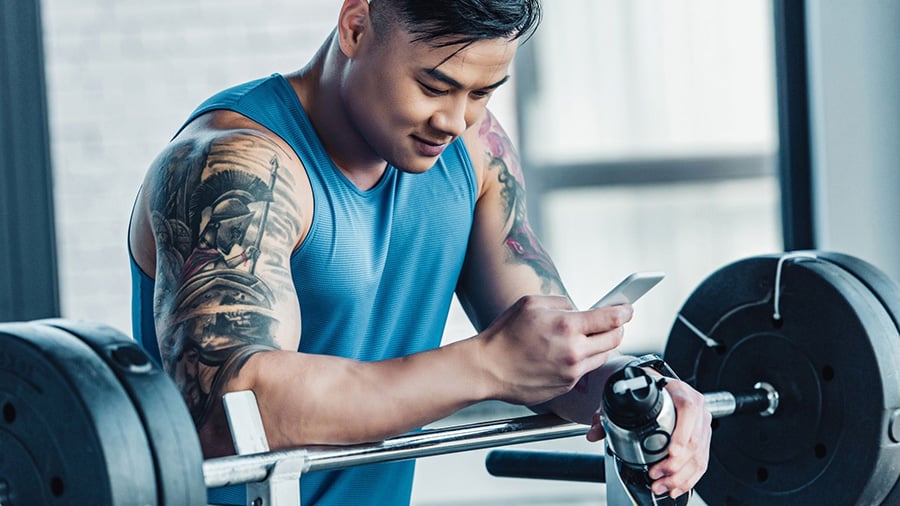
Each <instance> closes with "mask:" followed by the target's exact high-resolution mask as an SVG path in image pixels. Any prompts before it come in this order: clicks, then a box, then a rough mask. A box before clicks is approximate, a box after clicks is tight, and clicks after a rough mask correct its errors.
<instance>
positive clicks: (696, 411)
mask: <svg viewBox="0 0 900 506" xmlns="http://www.w3.org/2000/svg"><path fill="white" fill-rule="evenodd" d="M666 390H668V391H669V394H670V395H671V396H672V401H673V402H674V403H675V409H676V412H677V413H678V421H677V423H676V425H675V430H674V431H673V432H672V441H671V443H669V448H668V451H669V455H668V457H666V458H665V459H664V460H663V461H661V462H660V463H658V464H656V465H654V466H653V467H651V468H650V478H651V479H653V480H655V481H654V482H653V486H652V488H653V493H655V494H666V493H668V494H669V495H670V496H671V497H677V496H679V495H681V494H683V493H685V492H687V491H688V490H690V489H692V488H694V485H696V484H697V482H698V481H700V478H701V477H702V476H703V473H705V472H706V467H707V464H708V463H709V444H710V439H711V437H712V428H711V426H710V422H711V421H712V418H711V416H710V414H709V411H708V410H707V409H706V406H705V405H704V401H703V395H702V394H700V393H698V392H696V391H695V390H694V389H692V388H690V386H688V385H687V384H686V383H684V382H681V381H678V380H671V381H669V383H668V384H667V385H666Z"/></svg>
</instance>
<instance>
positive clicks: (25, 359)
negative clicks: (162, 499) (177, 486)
mask: <svg viewBox="0 0 900 506" xmlns="http://www.w3.org/2000/svg"><path fill="white" fill-rule="evenodd" d="M0 412H2V418H0V481H2V482H4V485H5V487H6V495H7V496H8V500H9V503H10V504H14V505H17V506H18V505H56V504H59V505H63V504H64V505H79V506H80V505H88V504H89V505H101V506H103V505H130V504H135V505H151V504H155V503H156V485H155V483H154V481H153V480H152V479H150V480H146V479H143V480H142V479H140V477H145V476H152V473H153V461H152V458H151V455H150V449H149V447H148V445H147V438H146V435H145V434H144V430H143V426H142V425H141V422H140V419H139V418H138V416H137V413H136V412H135V411H134V407H133V406H132V404H131V400H130V399H129V398H128V395H127V394H126V393H125V391H124V390H123V389H122V386H121V384H120V383H119V381H118V380H117V379H116V377H115V376H114V375H113V373H112V372H111V371H110V370H109V368H108V367H107V366H106V365H105V364H104V363H103V361H102V360H100V359H99V358H98V357H97V355H96V353H94V352H93V351H92V350H91V349H90V348H88V347H87V346H86V345H85V344H84V343H82V342H81V341H79V340H78V339H76V338H74V337H73V336H71V335H70V334H68V333H66V332H63V331H61V330H59V329H55V328H50V327H44V326H41V325H34V324H30V323H6V324H0ZM136 477H138V478H136Z"/></svg>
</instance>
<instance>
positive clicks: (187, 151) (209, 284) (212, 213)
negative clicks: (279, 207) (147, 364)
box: [151, 131, 295, 428]
mask: <svg viewBox="0 0 900 506" xmlns="http://www.w3.org/2000/svg"><path fill="white" fill-rule="evenodd" d="M289 156H290V155H289V154H287V153H285V152H284V151H283V150H281V149H280V148H279V147H278V146H277V145H276V144H274V143H272V142H271V141H269V140H268V139H266V138H264V137H262V136H260V135H258V134H255V133H251V132H245V131H240V132H235V133H231V134H229V135H227V136H222V137H219V138H215V139H211V140H209V141H208V142H206V143H201V142H197V141H186V142H182V143H180V144H178V145H175V146H172V147H170V148H169V150H168V151H167V154H166V156H164V157H163V158H162V159H161V160H160V162H159V165H158V170H159V172H158V177H157V178H156V180H155V198H153V201H152V203H151V214H152V223H153V231H154V236H155V238H156V248H157V275H156V294H155V300H154V306H155V310H156V313H155V314H156V327H157V331H158V333H159V336H160V354H161V357H162V360H163V365H164V366H165V368H166V370H167V371H168V372H169V374H170V375H171V376H172V377H173V378H174V379H175V381H176V383H177V384H178V386H179V388H180V389H181V392H182V395H183V396H184V399H185V401H186V403H187V405H188V408H189V410H190V412H191V415H192V416H193V418H194V422H195V423H196V425H197V427H198V428H200V427H202V426H203V425H204V423H206V421H207V417H208V416H209V414H210V411H211V409H212V407H213V404H214V402H216V401H217V400H218V398H219V392H220V390H221V388H222V387H223V386H224V385H225V383H226V382H228V381H229V380H230V379H231V378H234V377H235V376H236V375H237V373H238V372H239V371H240V369H241V367H242V366H243V365H244V364H245V363H246V361H247V359H248V358H249V357H250V356H251V355H252V354H254V353H257V352H259V351H263V350H272V349H277V348H278V345H277V343H276V341H275V339H274V336H275V332H276V329H277V328H278V320H277V318H276V311H275V305H276V293H284V292H283V291H284V290H293V287H292V286H287V285H285V286H277V287H270V286H269V285H268V284H267V283H266V282H264V281H263V280H262V279H261V278H260V277H259V276H258V273H259V272H260V271H261V270H266V269H268V270H269V271H271V270H272V269H275V268H277V266H278V265H288V264H287V261H286V259H285V256H286V255H287V254H289V252H287V253H286V252H280V251H269V250H273V249H277V248H269V250H267V251H265V256H264V257H262V258H263V260H265V261H266V262H268V265H259V266H258V265H257V263H258V262H259V261H260V258H261V257H260V252H261V250H263V249H265V244H267V243H266V240H269V241H271V240H272V239H273V238H277V239H278V240H280V241H281V242H282V243H286V242H289V240H290V239H289V238H291V237H295V236H291V235H290V234H291V233H292V232H293V229H291V227H290V223H289V221H290V220H284V219H280V220H279V219H275V218H273V216H274V213H272V214H270V213H269V208H270V207H271V206H272V205H273V202H276V201H280V202H286V201H289V200H290V199H289V196H288V195H289V193H288V191H289V188H288V186H290V184H291V181H290V179H289V178H285V177H283V176H284V174H281V173H280V172H279V170H280V165H281V163H282V162H281V161H280V160H285V159H287V158H289ZM282 172H283V171H282ZM267 235H268V236H267ZM269 244H271V242H269ZM279 255H281V256H279ZM278 279H285V278H284V277H282V278H278ZM288 279H289V278H288Z"/></svg>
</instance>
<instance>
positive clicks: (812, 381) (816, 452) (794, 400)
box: [665, 256, 900, 505]
mask: <svg viewBox="0 0 900 506" xmlns="http://www.w3.org/2000/svg"><path fill="white" fill-rule="evenodd" d="M778 258H779V257H777V256H767V257H755V258H750V259H746V260H743V261H740V262H735V263H733V264H731V265H729V266H726V267H724V268H723V269H720V270H719V271H717V272H716V273H714V274H713V275H712V276H710V277H709V278H707V279H706V280H705V281H704V282H703V283H702V284H701V285H700V286H699V287H698V288H697V289H696V290H695V291H694V293H693V294H692V295H691V296H690V298H689V299H688V301H687V302H686V303H685V305H684V307H683V308H682V310H681V316H682V317H684V318H685V319H686V320H687V321H688V322H690V323H691V324H693V325H694V326H695V327H696V328H697V329H698V330H700V331H701V332H703V333H704V334H706V335H707V336H708V337H710V338H712V339H713V340H715V341H716V342H718V343H720V346H717V347H708V346H707V345H706V343H704V341H703V340H702V339H700V338H699V337H698V336H697V335H696V334H695V333H694V331H692V330H691V329H690V328H689V327H688V326H687V325H686V324H685V323H684V322H683V321H681V320H679V321H676V323H675V325H674V326H673V328H672V332H671V334H670V337H669V342H668V343H667V346H666V351H665V357H666V360H667V362H669V363H670V364H671V365H672V367H673V368H674V369H675V371H676V372H677V373H678V374H679V375H680V376H682V377H683V378H685V379H686V380H688V381H689V382H691V383H692V384H693V385H694V386H695V388H697V389H698V390H700V391H716V390H745V389H747V388H749V387H751V386H752V385H753V384H754V383H755V382H757V381H766V382H768V383H771V384H772V385H773V386H775V388H776V389H778V390H779V392H780V393H781V396H782V403H781V406H780V407H779V410H778V412H777V413H776V414H775V415H774V416H771V417H760V416H758V415H736V416H733V417H729V418H724V419H720V420H716V428H715V430H714V432H713V444H712V450H711V455H710V463H709V469H708V471H707V473H706V475H705V476H704V478H703V479H702V480H701V481H700V483H699V484H698V485H697V491H698V493H699V494H700V495H701V497H703V499H704V500H706V501H707V502H708V503H710V504H730V505H756V504H758V505H782V504H784V505H788V504H790V505H793V504H842V505H843V504H848V505H849V504H878V503H880V502H881V501H882V500H883V499H884V497H885V496H886V494H887V493H888V491H889V490H890V487H891V486H893V484H894V483H895V482H896V479H897V471H896V469H895V468H893V466H894V463H895V462H897V461H898V460H897V459H898V458H900V453H898V451H900V447H898V445H896V444H892V442H891V441H890V439H889V437H888V431H887V429H886V420H888V418H889V415H890V412H891V411H892V409H891V408H893V407H895V406H897V405H898V404H897V402H898V401H897V399H896V395H897V393H896V390H897V388H896V386H895V385H893V384H890V383H891V382H895V381H896V379H895V378H896V372H895V371H896V369H897V361H896V359H895V352H888V353H882V351H883V350H884V349H885V348H886V347H890V346H892V344H893V343H895V342H896V339H897V330H896V327H895V326H894V324H893V320H892V319H891V317H890V315H889V314H888V313H887V311H886V310H885V308H884V306H882V304H881V302H880V301H879V299H878V297H876V296H875V295H874V294H873V293H872V291H871V290H870V289H869V287H867V286H866V285H865V284H863V283H862V282H860V280H859V279H857V278H856V277H855V276H854V275H852V274H850V273H849V272H847V271H846V270H844V269H843V268H841V267H840V266H838V265H835V264H833V263H830V262H827V261H824V260H810V259H794V260H791V261H787V262H785V263H784V265H783V269H782V277H781V291H780V313H781V315H782V319H781V320H777V321H776V320H774V319H773V314H774V281H775V274H776V268H777V264H778Z"/></svg>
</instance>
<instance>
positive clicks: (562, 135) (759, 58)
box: [0, 0, 900, 505]
mask: <svg viewBox="0 0 900 506" xmlns="http://www.w3.org/2000/svg"><path fill="white" fill-rule="evenodd" d="M340 4H341V2H340V1H338V0H328V1H325V0H317V1H311V0H305V1H303V0H290V1H288V0H267V1H263V2H242V1H236V0H190V1H172V0H158V1H156V2H144V1H138V0H115V1H113V0H81V1H78V2H72V1H67V0H16V1H13V0H7V1H4V2H0V213H2V218H0V321H10V320H27V319H34V318H42V317H49V316H64V317H67V318H76V319H87V320H94V321H99V322H104V323H107V324H109V325H112V326H114V327H117V328H119V329H121V330H123V331H126V332H128V333H130V329H131V323H130V287H129V283H130V277H129V262H128V250H127V247H126V235H127V227H128V218H129V214H130V211H131V205H132V202H133V200H134V197H135V195H136V193H137V190H138V187H139V186H140V184H141V181H142V178H143V174H144V171H145V169H146V167H147V166H148V165H149V163H150V162H151V161H152V160H153V158H154V157H155V156H156V154H157V153H158V152H159V151H160V150H161V149H162V148H163V146H164V145H165V144H166V142H167V141H168V140H169V138H170V137H171V136H172V135H173V134H174V133H175V131H176V130H177V129H178V127H179V126H180V125H181V123H182V122H183V121H184V119H185V118H186V117H187V115H188V114H189V113H190V112H191V111H192V110H193V108H194V107H195V106H196V105H197V104H199V102H201V101H202V100H203V99H205V98H206V97H208V96H209V95H210V94H212V93H214V92H216V91H218V90H220V89H222V88H225V87H228V86H231V85H234V84H238V83H241V82H244V81H247V80H251V79H255V78H258V77H262V76H265V75H268V74H271V73H273V72H282V73H287V72H290V71H293V70H295V69H297V68H298V67H300V66H302V65H303V64H304V63H305V62H306V61H307V60H308V59H309V58H310V57H311V56H312V54H313V52H314V51H315V50H316V49H317V48H318V46H319V44H320V43H321V41H322V40H323V39H324V37H325V36H326V35H327V34H328V33H329V31H330V30H331V28H332V26H333V24H334V21H335V19H336V16H337V12H338V9H339V7H340ZM544 11H545V15H544V22H543V24H542V26H541V28H540V29H539V30H538V32H537V34H536V35H535V36H534V37H533V38H532V39H531V40H529V41H528V42H527V43H526V44H525V45H523V46H522V47H521V49H520V51H519V54H518V56H517V59H516V64H515V69H514V72H513V79H512V80H511V82H510V84H508V85H506V86H504V87H503V88H502V89H501V90H500V91H499V92H498V93H497V94H496V96H495V97H494V98H493V99H492V103H491V104H492V105H491V108H492V109H493V110H494V112H495V113H496V114H497V115H498V116H499V117H500V119H501V121H502V122H503V123H504V125H505V127H506V128H507V130H508V131H509V132H510V133H511V135H512V136H513V137H514V139H516V140H517V143H518V145H519V148H520V151H521V155H522V160H523V166H524V169H525V173H526V178H527V184H528V200H529V217H530V220H531V222H532V224H533V225H534V227H535V228H536V229H537V230H538V233H539V235H540V237H541V238H542V240H543V242H544V245H545V247H546V248H547V250H548V251H549V252H550V253H551V256H552V257H553V258H554V259H555V260H556V263H557V266H558V268H559V270H560V273H561V274H562V276H563V280H564V281H565V282H566V284H567V286H568V289H569V292H570V294H571V295H572V297H573V299H574V300H575V302H576V304H578V305H579V306H582V307H586V306H589V305H590V304H592V303H593V301H594V300H595V299H596V298H598V297H599V296H600V295H602V294H603V293H604V292H606V291H607V290H608V289H609V288H611V287H612V286H613V285H614V284H616V283H617V282H618V281H619V280H620V279H622V278H623V277H625V276H626V275H627V274H628V273H630V272H632V271H637V270H662V271H665V272H666V273H667V274H668V275H667V278H666V279H665V280H664V281H663V282H662V283H661V284H660V285H659V286H658V287H657V288H655V289H654V290H653V291H651V292H650V293H649V294H648V295H647V296H645V297H644V298H643V299H642V300H641V301H640V302H639V303H638V304H637V305H636V307H635V309H636V313H635V319H634V321H633V322H632V323H631V324H629V326H628V327H627V331H626V339H625V342H624V344H623V349H624V351H626V352H631V353H641V352H647V351H662V349H663V348H664V346H665V341H666V338H667V335H668V332H669V328H670V327H671V325H672V323H673V322H674V319H675V316H676V315H677V313H678V311H679V308H680V306H681V305H682V304H683V303H684V301H685V299H686V298H687V297H688V296H689V295H690V293H691V292H692V291H693V289H694V288H695V287H696V286H697V285H699V283H700V282H701V281H702V280H703V279H704V278H705V277H706V276H708V275H710V274H711V273H712V272H714V271H715V270H716V269H718V268H720V267H722V266H724V265H725V264H727V263H730V262H732V261H736V260H739V259H741V258H744V257H746V256H751V255H756V254H764V253H778V252H782V251H788V250H795V249H809V248H820V249H830V250H835V251H840V252H843V253H848V254H852V255H855V256H858V257H861V258H863V259H865V260H868V261H869V262H871V263H873V264H875V265H876V266H877V267H879V268H881V269H882V270H884V271H885V272H886V273H888V274H889V275H890V276H892V277H893V278H894V279H898V278H900V233H898V231H900V204H898V203H897V202H898V199H897V198H896V196H897V195H898V194H900V170H898V169H900V167H898V165H900V146H898V145H900V125H898V123H900V114H898V111H900V91H898V90H900V87H898V84H900V55H898V48H900V35H898V34H900V3H898V2H896V1H895V0H861V1H859V2H846V1H841V0H806V1H800V0H796V1H794V0H782V1H775V0H741V1H731V0H729V1H722V0H554V1H547V2H545V4H544ZM473 333H474V330H473V329H472V327H471V325H469V323H468V322H467V321H466V319H465V317H464V315H463V314H462V312H461V310H460V309H459V307H458V306H454V308H453V309H452V311H451V315H450V320H449V322H448V325H447V329H446V332H445V341H446V342H450V341H453V340H456V339H460V338H465V337H468V336H470V335H472V334H473ZM518 413H520V411H519V410H518V408H515V407H512V406H507V405H503V404H502V403H486V404H485V405H479V406H475V407H473V408H472V409H469V410H466V411H464V412H462V413H460V414H459V415H457V416H456V417H454V418H453V419H452V420H447V421H444V422H445V423H454V422H460V421H467V420H471V419H475V418H496V417H498V416H507V415H513V414H518ZM538 446H541V447H544V448H546V447H548V444H547V443H542V444H541V445H538ZM549 447H551V448H557V449H573V448H574V449H579V450H585V451H597V449H596V448H594V447H590V448H586V446H585V445H584V443H582V442H580V441H562V442H554V443H552V444H549ZM482 462H483V453H482V454H479V453H478V452H473V453H472V454H467V455H465V456H462V455H459V456H452V457H451V456H448V457H440V458H432V459H424V460H423V461H422V462H420V464H419V467H420V474H419V477H418V478H417V482H416V487H415V492H414V502H415V503H416V504H420V505H439V504H448V505H449V504H457V505H459V504H472V505H475V504H580V502H579V501H582V502H583V503H584V504H597V501H598V500H599V499H598V498H599V497H602V487H598V486H596V485H585V484H556V483H538V482H529V481H523V480H509V479H497V478H490V477H488V476H487V475H486V473H485V472H484V470H483V463H482ZM448 474H452V475H453V479H450V480H448V479H446V477H447V475H448ZM462 483H466V484H467V485H466V486H460V485H461V484H462ZM470 485H471V486H470Z"/></svg>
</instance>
